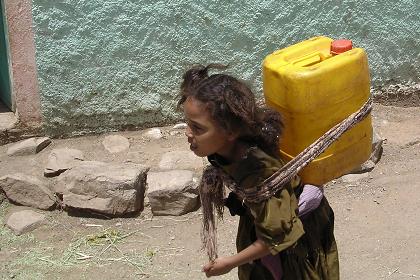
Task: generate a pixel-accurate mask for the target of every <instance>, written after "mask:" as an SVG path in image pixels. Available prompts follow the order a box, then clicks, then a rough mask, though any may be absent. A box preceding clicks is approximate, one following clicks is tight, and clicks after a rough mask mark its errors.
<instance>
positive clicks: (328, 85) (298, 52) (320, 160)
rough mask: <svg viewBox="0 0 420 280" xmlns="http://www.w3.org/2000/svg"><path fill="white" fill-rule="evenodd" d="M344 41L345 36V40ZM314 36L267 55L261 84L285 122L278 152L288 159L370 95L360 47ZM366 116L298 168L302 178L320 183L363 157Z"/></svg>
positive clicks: (367, 145)
mask: <svg viewBox="0 0 420 280" xmlns="http://www.w3.org/2000/svg"><path fill="white" fill-rule="evenodd" d="M347 42H348V41H347ZM332 43H333V40H332V39H330V38H327V37H323V36H320V37H314V38H311V39H309V40H306V41H303V42H300V43H298V44H295V45H292V46H290V47H287V48H285V49H282V50H278V51H275V52H274V53H272V54H270V55H268V56H267V57H266V58H265V60H264V63H263V89H264V96H265V100H266V103H267V105H268V106H270V107H272V108H274V109H276V110H278V111H279V112H280V113H281V114H282V116H283V120H284V123H285V129H284V132H283V135H282V136H281V140H280V153H281V155H282V157H283V158H284V159H285V160H286V161H288V160H291V159H292V158H293V157H295V156H296V155H298V154H299V153H300V152H301V151H302V150H304V149H305V148H306V147H307V146H309V145H310V144H312V143H313V142H314V141H315V140H316V139H318V138H319V137H320V136H322V135H323V134H324V133H325V132H327V131H328V130H329V129H330V128H332V127H333V126H334V125H336V124H337V123H339V122H341V121H342V120H344V119H345V118H347V117H348V116H349V115H351V114H352V113H354V112H356V111H357V110H358V109H359V108H360V107H361V106H362V105H363V104H364V102H366V100H367V99H368V98H369V94H370V78H369V69H368V63H367V56H366V53H365V51H364V50H363V49H361V48H352V47H351V45H350V47H348V44H347V45H346V42H344V47H343V48H342V47H341V45H343V44H340V43H342V41H339V42H337V41H336V43H338V44H335V47H333V48H332V49H331V45H332ZM371 149H372V119H371V115H370V114H369V115H368V116H367V117H366V118H365V119H364V120H363V121H362V122H360V123H359V124H357V125H356V126H355V127H353V128H352V129H350V130H349V131H347V132H346V133H344V134H343V135H342V136H341V137H340V138H339V139H338V140H337V141H335V142H334V143H333V144H332V145H331V146H330V147H329V148H328V149H327V150H326V151H324V152H323V153H322V154H321V155H320V156H319V157H317V158H316V159H315V160H313V161H312V162H311V163H310V164H309V165H308V166H307V167H305V168H304V169H303V170H302V171H301V172H300V176H301V178H302V180H303V182H305V183H311V184H315V185H321V184H324V183H326V182H328V181H330V180H332V179H334V178H337V177H339V176H341V175H343V174H346V173H347V172H349V171H351V170H353V169H354V168H356V167H357V166H359V165H360V164H362V163H363V162H365V161H366V160H368V159H369V157H370V154H371Z"/></svg>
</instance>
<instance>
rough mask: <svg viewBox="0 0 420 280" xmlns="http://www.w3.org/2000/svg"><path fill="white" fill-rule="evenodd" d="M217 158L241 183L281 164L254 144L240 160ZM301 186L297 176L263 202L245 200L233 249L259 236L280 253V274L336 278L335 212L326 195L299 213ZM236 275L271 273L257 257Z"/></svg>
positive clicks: (244, 278)
mask: <svg viewBox="0 0 420 280" xmlns="http://www.w3.org/2000/svg"><path fill="white" fill-rule="evenodd" d="M213 164H214V162H213ZM217 164H218V165H219V166H220V167H222V168H223V169H224V170H225V172H226V173H228V174H229V175H230V176H231V177H232V178H233V179H234V180H235V182H236V183H237V184H238V185H239V186H240V187H242V188H247V187H253V186H255V185H257V184H259V183H261V182H262V181H263V180H264V179H266V178H268V177H269V176H270V175H272V174H273V173H274V172H275V171H277V170H278V169H279V168H280V167H281V166H282V165H283V163H282V162H281V161H280V160H278V159H275V158H273V157H271V156H269V155H267V154H266V153H264V152H263V151H262V150H261V149H259V148H256V147H252V148H250V149H249V150H248V152H247V155H246V156H245V157H244V158H242V159H241V160H240V161H238V162H235V163H232V164H222V163H220V162H219V161H217ZM302 188H303V184H300V182H299V179H298V178H297V179H296V180H293V181H292V182H290V183H289V184H287V185H286V186H285V187H284V188H283V189H282V190H280V191H279V192H277V193H276V195H275V196H273V197H271V198H270V199H268V200H266V201H264V202H262V203H258V204H256V203H247V202H244V204H245V210H246V211H245V213H244V214H243V215H241V217H240V221H239V228H238V235H237V240H236V247H237V250H238V252H239V251H242V250H243V249H245V248H246V247H248V246H249V245H251V244H252V243H253V242H255V241H256V239H257V238H258V239H260V240H262V241H263V242H264V243H265V244H266V245H267V246H268V247H269V248H270V252H271V253H272V254H273V255H278V256H279V258H280V259H281V263H282V269H283V277H282V279H284V280H289V279H290V280H292V279H293V280H300V279H311V280H318V279H319V280H336V279H339V269H338V252H337V247H336V243H335V239H334V234H333V229H334V213H333V211H332V209H331V207H330V206H329V204H328V202H327V200H326V199H325V197H324V198H323V200H322V201H321V204H320V206H319V207H318V208H317V209H315V210H314V211H312V212H311V213H309V214H307V215H306V216H305V217H303V218H299V217H298V216H297V212H298V206H297V198H296V197H299V195H300V193H301V191H302ZM238 276H239V279H240V280H272V279H273V277H272V276H271V274H270V272H269V271H268V269H266V268H265V266H263V265H262V264H261V262H260V261H259V260H257V261H254V262H253V263H252V264H245V265H242V266H240V267H239V268H238Z"/></svg>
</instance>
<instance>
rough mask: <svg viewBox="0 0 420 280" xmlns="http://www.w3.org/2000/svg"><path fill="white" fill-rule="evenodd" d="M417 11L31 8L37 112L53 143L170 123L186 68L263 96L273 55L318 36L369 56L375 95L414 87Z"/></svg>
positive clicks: (127, 3) (154, 5)
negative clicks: (201, 67) (220, 73)
mask: <svg viewBox="0 0 420 280" xmlns="http://www.w3.org/2000/svg"><path fill="white" fill-rule="evenodd" d="M419 14H420V1H418V0H405V1H379V0H373V1H364V0H354V1H350V0H340V1H338V0H334V1H331V0H330V1H300V0H294V1H275V0H266V1H264V0H258V1H256V0H255V1H225V0H224V1H211V0H208V1H197V0H178V1H149V0H109V1H99V0H79V1H73V0H33V17H34V27H35V39H36V52H37V54H36V59H37V65H38V76H39V82H40V91H41V92H40V94H41V102H42V111H43V115H44V120H45V122H46V128H47V131H48V132H49V133H52V134H68V133H71V132H73V133H74V132H76V133H78V132H83V131H102V130H109V129H120V128H124V127H126V128H130V127H137V126H140V127H144V126H152V125H158V124H162V123H168V122H171V121H173V120H174V119H176V118H178V117H179V115H177V114H176V113H175V96H176V94H177V91H178V87H179V83H180V77H181V76H182V73H183V71H184V70H185V69H186V68H187V67H188V65H190V64H192V63H197V62H198V63H209V62H222V63H229V64H230V65H231V68H230V71H231V72H232V73H233V74H235V75H237V76H239V77H241V78H243V79H245V80H247V81H248V82H249V83H251V84H252V85H253V86H254V88H255V89H256V91H257V92H260V89H261V77H260V76H261V62H262V60H263V59H264V57H265V56H266V55H267V54H269V53H270V52H272V51H274V50H276V49H279V48H283V47H286V46H288V45H290V44H293V43H296V42H299V41H301V40H304V39H306V38H309V37H313V36H316V35H326V36H330V37H332V38H350V39H353V41H354V44H355V45H356V46H359V47H363V48H365V49H366V50H367V52H368V56H369V63H370V67H371V73H372V81H373V84H374V85H384V84H386V83H390V82H410V81H411V82H418V81H419V76H420V75H419V74H420V66H419V61H420V56H419V45H420V21H419V18H418V15H419Z"/></svg>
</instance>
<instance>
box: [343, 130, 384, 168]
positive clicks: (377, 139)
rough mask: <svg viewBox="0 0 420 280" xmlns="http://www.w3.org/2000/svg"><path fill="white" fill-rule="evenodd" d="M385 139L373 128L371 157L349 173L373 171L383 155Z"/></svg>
mask: <svg viewBox="0 0 420 280" xmlns="http://www.w3.org/2000/svg"><path fill="white" fill-rule="evenodd" d="M383 141H384V140H383V139H382V137H381V136H380V135H379V134H378V133H377V132H376V131H375V130H373V137H372V153H371V154H370V158H369V159H368V160H367V161H365V162H364V163H362V164H361V165H360V166H358V167H357V168H355V169H354V170H352V171H351V172H349V173H348V174H360V173H364V172H370V171H372V170H373V169H374V168H375V165H376V163H378V162H379V160H380V158H381V156H382V151H383V147H382V144H383Z"/></svg>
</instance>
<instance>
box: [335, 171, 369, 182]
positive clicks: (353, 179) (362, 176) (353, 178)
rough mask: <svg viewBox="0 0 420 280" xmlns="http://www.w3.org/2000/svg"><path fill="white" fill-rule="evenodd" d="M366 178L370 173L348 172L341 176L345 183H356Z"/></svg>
mask: <svg viewBox="0 0 420 280" xmlns="http://www.w3.org/2000/svg"><path fill="white" fill-rule="evenodd" d="M365 178H369V173H362V174H347V175H344V176H342V177H341V181H342V182H343V183H354V182H357V181H360V180H362V179H365Z"/></svg>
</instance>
